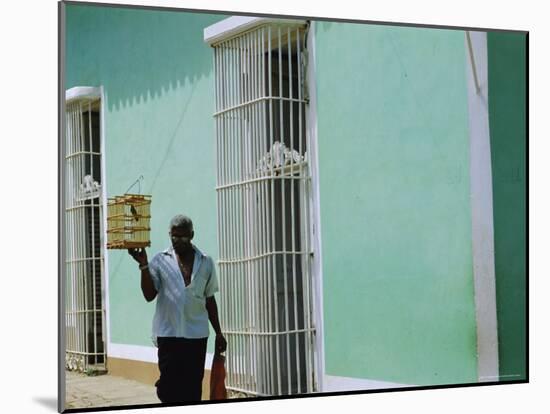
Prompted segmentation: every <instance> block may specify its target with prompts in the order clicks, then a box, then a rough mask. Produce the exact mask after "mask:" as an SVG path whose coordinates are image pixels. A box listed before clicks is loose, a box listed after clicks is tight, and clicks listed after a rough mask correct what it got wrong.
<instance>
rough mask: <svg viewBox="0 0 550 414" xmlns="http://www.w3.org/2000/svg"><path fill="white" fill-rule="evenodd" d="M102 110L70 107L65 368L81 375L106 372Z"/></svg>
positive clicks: (78, 104)
mask: <svg viewBox="0 0 550 414" xmlns="http://www.w3.org/2000/svg"><path fill="white" fill-rule="evenodd" d="M98 106H99V100H97V99H80V100H75V101H72V102H68V103H67V106H66V133H65V148H66V154H65V163H66V175H65V217H66V238H65V246H66V247H65V269H66V272H65V283H66V285H65V288H66V298H65V323H66V338H65V339H66V354H65V355H66V357H65V361H66V363H65V365H66V368H67V369H70V370H78V371H88V370H94V371H102V370H105V369H106V358H105V346H104V326H105V313H104V306H103V298H102V280H103V249H102V245H101V239H102V237H101V235H102V232H103V220H102V217H103V212H102V206H101V200H100V194H101V192H100V191H99V189H98V182H97V181H94V178H95V179H97V180H98V181H101V170H100V168H101V167H100V166H101V153H100V140H99V112H98V111H97V108H98Z"/></svg>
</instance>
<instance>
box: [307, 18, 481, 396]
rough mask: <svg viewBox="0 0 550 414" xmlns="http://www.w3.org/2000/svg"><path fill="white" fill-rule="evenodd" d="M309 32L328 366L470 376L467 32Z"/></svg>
mask: <svg viewBox="0 0 550 414" xmlns="http://www.w3.org/2000/svg"><path fill="white" fill-rule="evenodd" d="M315 36H316V53H317V56H316V62H315V64H316V71H317V117H318V140H319V142H318V145H319V164H320V172H319V173H320V212H321V232H322V249H323V250H322V257H323V261H322V266H323V290H324V296H323V300H324V329H325V338H324V339H325V352H326V358H325V362H326V374H327V375H335V376H343V377H356V378H369V379H374V380H385V381H392V382H397V383H405V384H418V385H427V384H444V383H461V382H474V381H477V359H476V351H477V349H476V319H475V307H474V294H473V293H474V292H473V275H472V253H471V250H472V244H471V220H470V214H471V213H470V187H469V179H470V178H469V145H470V140H469V131H468V106H467V105H468V101H467V86H466V77H465V75H466V66H465V59H466V55H465V46H464V45H465V43H464V33H463V32H461V31H450V30H435V29H424V28H405V27H389V26H375V25H356V24H343V23H342V24H341V23H338V24H332V23H320V24H319V25H318V26H317V30H316V32H315Z"/></svg>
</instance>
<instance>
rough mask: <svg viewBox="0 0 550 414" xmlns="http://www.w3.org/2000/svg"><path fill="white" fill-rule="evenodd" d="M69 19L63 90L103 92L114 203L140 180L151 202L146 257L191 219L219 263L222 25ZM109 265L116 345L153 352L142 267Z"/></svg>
mask: <svg viewBox="0 0 550 414" xmlns="http://www.w3.org/2000/svg"><path fill="white" fill-rule="evenodd" d="M66 10H67V15H66V17H67V36H66V38H67V43H66V87H67V89H69V88H71V87H73V86H99V85H103V86H104V88H105V94H106V102H105V104H106V112H105V157H106V171H105V173H106V185H107V193H108V196H114V195H120V194H123V193H124V192H125V191H126V190H127V189H128V187H129V186H130V185H131V184H132V183H133V182H134V181H135V180H136V179H137V178H138V177H139V176H140V175H143V176H144V181H143V183H142V189H141V191H142V193H145V194H151V195H152V200H153V201H152V222H151V227H152V233H151V240H152V246H151V248H150V249H148V254H149V257H152V256H153V254H154V253H155V252H157V251H160V250H162V249H164V248H165V247H167V246H168V243H169V240H168V223H169V220H170V219H171V218H172V217H173V216H174V215H175V214H177V213H185V214H188V215H189V216H190V217H191V218H192V219H193V220H194V224H195V234H196V236H195V240H194V241H195V242H196V243H197V245H198V246H199V247H200V248H201V249H203V250H204V251H205V252H207V253H208V254H210V255H211V256H213V258H214V259H215V260H216V259H217V250H218V246H217V233H216V226H217V221H216V220H217V213H216V192H215V185H216V176H215V165H216V163H215V161H216V160H215V134H214V122H213V118H212V113H213V109H214V91H213V86H214V82H213V72H212V50H211V49H210V47H209V46H208V45H206V44H205V43H204V42H203V29H204V28H205V27H206V26H209V25H211V24H213V23H215V22H216V21H219V20H221V19H222V18H224V17H225V16H216V15H207V14H191V13H183V12H162V11H153V10H139V9H123V8H113V7H95V6H81V5H71V4H69V5H67V8H66ZM134 190H137V188H136V187H135V188H134ZM108 262H109V310H110V325H111V341H112V342H114V343H123V344H133V345H152V344H151V339H150V335H151V321H152V317H153V312H154V306H155V305H154V302H152V303H146V302H145V299H143V296H142V293H141V290H140V274H139V271H138V269H137V265H136V263H135V262H134V261H133V260H132V258H131V257H130V256H129V255H128V254H127V253H126V252H125V251H118V250H116V251H113V250H110V251H108ZM210 342H212V341H210ZM209 349H210V351H211V350H212V349H213V348H212V344H209Z"/></svg>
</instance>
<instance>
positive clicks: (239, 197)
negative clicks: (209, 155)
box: [212, 23, 317, 396]
mask: <svg viewBox="0 0 550 414" xmlns="http://www.w3.org/2000/svg"><path fill="white" fill-rule="evenodd" d="M306 33H307V26H306V25H305V24H302V23H300V24H298V23H290V24H289V23H284V24H273V23H269V24H263V25H261V26H258V27H256V28H253V29H250V30H248V31H246V32H244V33H241V34H238V35H236V36H234V37H231V38H228V39H224V40H222V41H220V42H218V43H215V44H213V45H212V46H213V48H214V68H215V94H216V99H215V101H216V106H215V113H214V118H215V125H216V141H217V142H216V145H217V187H216V190H217V201H218V231H219V237H218V239H219V261H218V264H219V269H220V309H221V315H222V317H221V323H222V330H223V332H224V335H226V338H227V340H228V349H227V387H228V389H230V390H232V391H234V392H242V393H245V394H247V395H258V396H261V395H289V394H297V393H308V392H314V391H316V388H317V386H316V381H315V372H314V371H315V369H314V367H315V363H314V361H315V355H314V354H315V326H314V317H313V312H312V309H313V303H312V297H313V286H312V283H313V281H312V272H311V268H312V264H311V260H312V249H311V246H312V243H311V233H310V226H311V219H310V216H311V214H310V194H311V189H310V187H311V166H310V163H309V162H308V149H309V147H310V145H309V136H308V134H306V125H305V124H306V122H305V120H306V103H307V99H306V96H305V89H304V83H305V73H306V72H305V62H306V59H305V58H306V55H305V54H306V48H305V45H306V42H305V37H306Z"/></svg>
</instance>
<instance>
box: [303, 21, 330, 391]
mask: <svg viewBox="0 0 550 414" xmlns="http://www.w3.org/2000/svg"><path fill="white" fill-rule="evenodd" d="M315 27H316V23H315V22H314V21H312V22H311V25H310V27H309V32H308V39H307V49H308V55H309V56H308V68H307V78H306V81H307V85H308V87H309V91H308V92H309V104H308V105H307V111H306V122H307V133H308V134H310V140H309V142H310V144H311V148H309V152H310V154H309V159H310V160H311V161H310V162H311V169H312V174H311V183H312V191H313V194H312V196H313V200H312V211H311V219H312V221H313V226H314V228H315V233H314V235H313V237H312V238H311V240H312V241H313V243H314V244H313V251H314V255H313V269H312V270H313V272H312V273H313V282H314V288H315V290H314V295H315V296H314V298H313V303H314V312H315V313H314V315H315V328H316V334H315V338H316V349H315V352H316V355H317V358H316V367H315V368H316V379H317V385H318V387H319V391H325V388H326V386H325V384H324V382H325V378H326V376H325V342H324V339H325V337H324V319H323V309H324V305H323V266H322V243H321V202H320V197H319V152H318V145H317V144H318V135H317V77H316V70H315V69H316V67H315V64H316V52H315Z"/></svg>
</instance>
